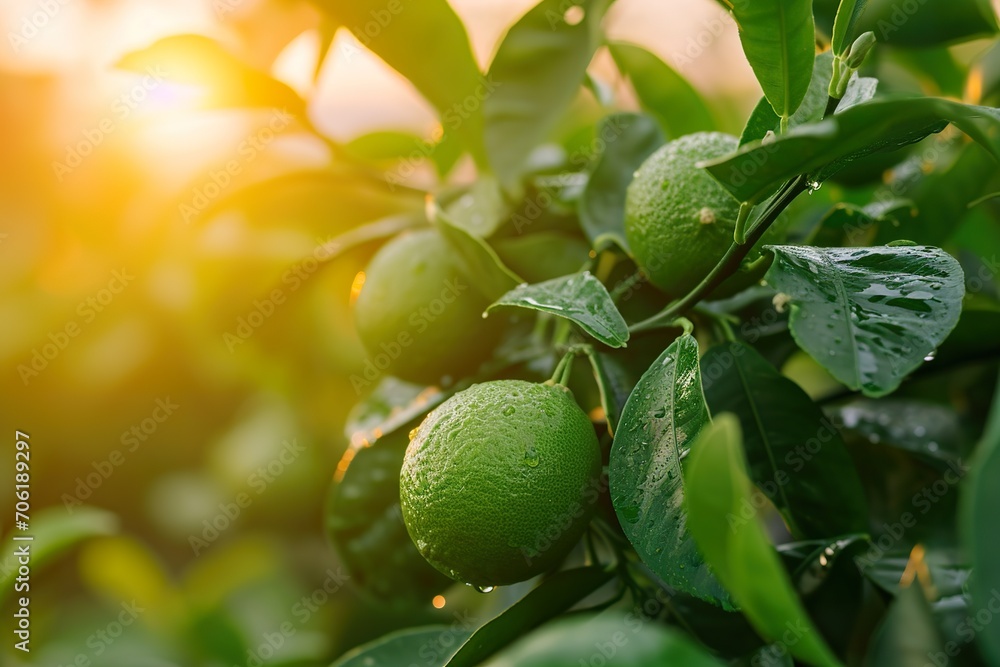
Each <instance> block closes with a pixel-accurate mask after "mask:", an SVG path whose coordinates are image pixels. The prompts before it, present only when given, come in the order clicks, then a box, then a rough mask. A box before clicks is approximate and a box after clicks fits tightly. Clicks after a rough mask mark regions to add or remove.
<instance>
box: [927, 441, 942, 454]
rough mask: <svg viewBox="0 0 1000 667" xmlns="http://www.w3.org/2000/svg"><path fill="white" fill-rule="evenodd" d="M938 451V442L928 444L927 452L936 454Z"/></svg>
mask: <svg viewBox="0 0 1000 667" xmlns="http://www.w3.org/2000/svg"><path fill="white" fill-rule="evenodd" d="M938 449H939V447H938V444H937V443H936V442H928V443H927V451H929V452H936V451H937V450H938Z"/></svg>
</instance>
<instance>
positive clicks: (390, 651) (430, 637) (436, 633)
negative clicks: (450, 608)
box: [330, 624, 469, 667]
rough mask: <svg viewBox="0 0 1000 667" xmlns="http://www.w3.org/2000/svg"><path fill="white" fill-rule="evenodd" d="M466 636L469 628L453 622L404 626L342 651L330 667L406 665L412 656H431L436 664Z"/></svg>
mask: <svg viewBox="0 0 1000 667" xmlns="http://www.w3.org/2000/svg"><path fill="white" fill-rule="evenodd" d="M468 636H469V630H467V629H465V628H461V627H459V628H456V627H455V626H454V624H452V625H451V626H447V625H431V626H424V627H420V628H407V629H405V630H399V631H398V632H393V633H390V634H388V635H385V636H384V637H379V638H378V639H376V640H374V641H371V642H368V643H367V644H364V645H363V646H359V647H357V648H355V649H352V650H350V651H348V652H347V653H345V654H344V656H343V657H341V658H340V659H339V660H337V661H336V662H334V663H333V664H332V665H330V667H397V665H409V664H410V663H411V662H413V656H416V655H419V656H426V655H428V654H430V655H432V656H434V658H435V659H436V660H437V662H434V663H430V664H432V665H434V666H435V667H437V666H438V665H442V664H444V661H445V660H447V659H448V658H449V657H451V655H452V654H453V653H454V651H453V650H451V648H448V647H454V648H457V647H458V645H459V644H460V643H461V642H462V641H464V640H465V639H466V638H467V637H468Z"/></svg>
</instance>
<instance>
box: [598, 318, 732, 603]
mask: <svg viewBox="0 0 1000 667" xmlns="http://www.w3.org/2000/svg"><path fill="white" fill-rule="evenodd" d="M708 421H709V416H708V408H707V407H706V405H705V397H704V396H703V395H702V390H701V372H700V370H699V367H698V342H697V341H696V340H695V339H694V337H692V336H691V335H690V334H684V335H682V336H681V337H680V338H678V339H677V340H675V341H674V342H673V343H671V344H670V346H669V347H668V348H667V349H666V350H664V352H663V354H661V355H660V357H659V358H658V359H657V360H656V361H654V362H653V364H652V366H650V367H649V370H647V371H646V373H645V374H644V375H643V376H642V379H640V380H639V383H638V384H637V385H636V386H635V389H634V390H633V391H632V395H631V396H629V399H628V402H627V403H626V404H625V409H624V411H623V412H622V417H621V422H620V423H619V425H618V431H617V432H616V433H615V440H614V444H613V445H612V448H611V461H610V469H609V475H610V480H609V482H610V489H611V500H612V503H613V504H614V508H615V513H616V514H617V515H618V521H619V523H620V524H621V526H622V530H623V531H624V532H625V535H626V537H628V539H629V541H630V542H631V543H632V546H633V547H635V550H636V553H638V554H639V557H640V558H642V560H643V562H644V563H645V564H646V565H648V566H649V568H650V569H651V570H652V571H653V572H654V573H655V574H656V575H657V576H658V577H660V578H661V579H663V581H664V582H666V583H667V584H668V585H669V586H671V587H673V588H676V589H677V590H679V591H681V592H684V593H688V594H690V595H693V596H695V597H697V598H700V599H702V600H706V601H708V602H712V603H714V604H717V605H721V606H723V607H725V608H727V609H731V608H732V606H733V605H732V602H731V600H730V598H729V595H728V593H726V591H725V590H724V589H723V588H722V586H721V585H720V584H719V582H718V580H716V578H715V577H714V576H713V575H712V573H711V571H710V570H709V567H708V565H706V564H705V562H704V560H703V559H702V556H701V554H700V553H699V551H698V547H697V546H696V545H695V543H694V540H693V539H692V538H691V535H690V534H689V532H688V527H687V513H686V511H685V507H684V496H685V493H686V489H685V478H684V476H683V474H682V473H683V465H682V462H683V461H684V459H685V457H687V456H688V453H689V451H690V449H691V443H692V442H693V441H694V440H695V436H697V435H698V433H699V432H700V431H701V430H702V428H703V427H704V426H705V424H707V423H708Z"/></svg>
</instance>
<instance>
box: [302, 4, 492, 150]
mask: <svg viewBox="0 0 1000 667" xmlns="http://www.w3.org/2000/svg"><path fill="white" fill-rule="evenodd" d="M314 2H315V3H316V4H317V5H318V6H319V7H320V8H321V9H323V10H324V11H325V12H327V13H328V14H330V15H331V16H332V17H333V18H334V19H335V20H336V21H338V22H340V23H341V24H342V25H344V26H345V27H346V28H347V29H349V30H350V31H351V32H352V33H353V34H354V36H355V37H356V38H357V40H358V41H359V42H361V44H362V45H364V46H365V47H367V48H368V49H371V50H372V51H374V52H375V53H376V54H377V55H378V56H379V57H380V58H382V60H384V61H385V62H386V63H387V64H388V65H389V66H390V67H392V68H393V69H395V70H396V71H397V72H399V73H400V74H402V75H403V76H404V77H406V79H407V80H409V81H410V83H412V84H413V85H414V86H416V88H417V90H419V91H420V92H421V93H422V94H423V96H424V97H426V98H427V100H428V101H429V102H430V103H431V104H432V105H434V107H435V108H436V109H437V110H438V112H439V113H440V114H441V120H442V125H443V126H444V127H445V128H446V130H447V131H452V132H455V133H456V134H458V135H459V137H461V139H462V142H463V143H464V144H465V146H466V148H467V149H468V150H469V151H471V153H472V154H473V155H474V156H477V158H482V156H483V113H482V104H483V100H484V99H485V98H486V97H488V96H489V95H491V94H492V91H493V89H494V86H493V84H491V83H490V81H489V80H488V79H485V78H484V77H483V76H482V74H481V73H480V71H479V66H478V65H477V64H476V59H475V57H474V56H473V55H472V49H471V47H470V45H469V37H468V35H467V34H466V32H465V26H464V25H463V24H462V21H461V19H459V17H458V15H457V14H455V12H454V10H453V9H452V8H451V5H450V4H448V2H447V0H423V1H422V2H421V3H420V4H419V5H411V4H407V3H406V2H404V1H403V0H391V1H390V2H386V1H385V0H352V1H351V2H338V1H337V0H314ZM430 36H433V39H431V38H430ZM338 55H339V56H340V57H342V58H346V59H348V60H350V59H351V58H353V57H355V55H356V54H354V53H353V52H352V51H351V50H349V49H347V50H344V51H343V52H342V53H340V54H338ZM479 161H481V159H480V160H479Z"/></svg>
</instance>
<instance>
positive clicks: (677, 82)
mask: <svg viewBox="0 0 1000 667" xmlns="http://www.w3.org/2000/svg"><path fill="white" fill-rule="evenodd" d="M608 50H609V51H610V52H611V57H612V58H614V61H615V64H616V65H617V66H618V69H619V70H620V71H621V73H622V74H624V75H626V76H627V77H628V78H629V80H630V81H631V82H632V87H633V88H634V89H635V94H636V97H638V98H639V104H640V105H641V106H642V109H643V110H644V111H645V112H646V113H648V114H650V115H652V116H653V117H654V118H656V120H657V122H659V124H660V127H662V128H663V131H664V133H665V134H666V135H667V136H668V137H673V138H677V137H682V136H684V135H685V134H693V133H695V132H707V131H710V130H714V129H715V128H716V123H715V120H714V119H713V118H712V112H711V111H710V110H709V108H708V105H706V104H705V101H704V100H702V98H701V95H699V94H698V91H697V90H695V89H694V87H692V86H691V84H690V83H688V82H687V80H686V79H685V78H684V77H683V76H681V75H680V74H678V73H677V72H676V71H674V70H673V68H671V67H670V66H669V65H667V64H666V63H665V62H663V61H662V60H660V59H659V58H658V57H656V55H654V54H652V53H650V52H649V51H647V50H646V49H644V48H642V47H641V46H636V45H634V44H628V43H626V42H611V43H610V44H608Z"/></svg>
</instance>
